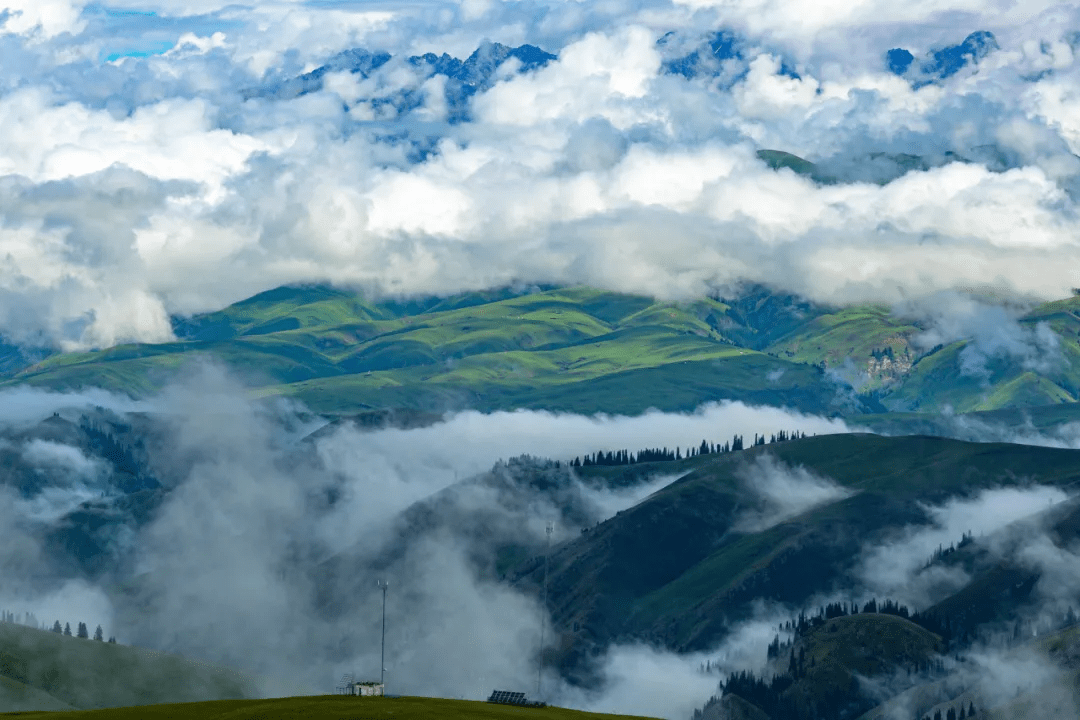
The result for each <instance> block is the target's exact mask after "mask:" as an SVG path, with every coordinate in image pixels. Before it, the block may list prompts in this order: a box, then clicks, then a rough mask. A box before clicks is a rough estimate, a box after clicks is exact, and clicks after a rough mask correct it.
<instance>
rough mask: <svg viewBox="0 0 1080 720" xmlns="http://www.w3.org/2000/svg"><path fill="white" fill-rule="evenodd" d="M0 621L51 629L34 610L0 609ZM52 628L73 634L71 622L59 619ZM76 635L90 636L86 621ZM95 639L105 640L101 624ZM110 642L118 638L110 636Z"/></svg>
mask: <svg viewBox="0 0 1080 720" xmlns="http://www.w3.org/2000/svg"><path fill="white" fill-rule="evenodd" d="M0 622H4V623H10V624H12V625H25V626H26V627H32V628H37V629H38V630H48V629H50V628H47V627H46V626H45V625H44V624H42V623H40V622H38V619H37V616H35V615H34V613H32V612H27V613H13V612H9V611H8V610H0ZM51 630H52V631H53V632H54V633H56V634H58V635H67V636H68V637H71V636H72V633H71V623H64V625H63V626H61V625H60V621H59V620H57V621H56V622H54V623H53V626H52V628H51ZM75 637H79V638H83V639H89V638H90V630H89V628H87V627H86V623H84V622H81V623H79V624H78V625H77V626H76V631H75ZM94 639H95V640H99V641H102V642H104V640H105V633H104V631H103V630H102V629H101V626H100V625H98V626H97V629H96V630H94ZM109 642H111V643H114V644H115V643H116V638H115V637H110V638H109Z"/></svg>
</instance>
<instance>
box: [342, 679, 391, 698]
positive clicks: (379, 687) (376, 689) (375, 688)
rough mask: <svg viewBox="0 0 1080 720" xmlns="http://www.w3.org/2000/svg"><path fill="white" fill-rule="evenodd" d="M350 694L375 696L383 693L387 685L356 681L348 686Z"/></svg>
mask: <svg viewBox="0 0 1080 720" xmlns="http://www.w3.org/2000/svg"><path fill="white" fill-rule="evenodd" d="M348 688H349V693H348V694H349V695H363V696H368V697H370V696H374V695H382V694H383V690H384V689H385V686H384V685H383V684H382V683H377V682H354V683H352V684H351V685H349V686H348Z"/></svg>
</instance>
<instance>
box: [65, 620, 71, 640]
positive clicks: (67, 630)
mask: <svg viewBox="0 0 1080 720" xmlns="http://www.w3.org/2000/svg"><path fill="white" fill-rule="evenodd" d="M64 634H65V635H67V636H68V637H71V623H64Z"/></svg>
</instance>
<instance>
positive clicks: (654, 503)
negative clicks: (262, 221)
mask: <svg viewBox="0 0 1080 720" xmlns="http://www.w3.org/2000/svg"><path fill="white" fill-rule="evenodd" d="M765 454H768V455H771V456H773V457H774V458H776V459H777V460H779V461H780V462H782V463H784V464H785V465H787V466H791V467H798V466H802V467H804V468H806V469H808V470H810V471H812V472H814V473H816V474H819V475H822V476H825V477H828V478H832V479H833V480H834V481H836V482H837V483H838V484H839V485H842V486H845V487H847V488H848V489H849V490H851V491H852V492H853V494H852V495H851V496H850V497H847V498H844V499H841V500H838V501H835V502H833V503H831V504H827V505H824V506H820V507H817V508H815V509H811V510H809V511H807V512H804V513H802V514H800V515H798V516H796V517H792V518H790V519H788V520H786V521H784V522H780V523H777V524H775V525H773V526H771V527H767V528H765V529H762V530H758V531H738V530H733V527H732V526H733V525H734V524H735V521H736V520H737V519H738V517H739V514H740V513H741V512H743V511H744V510H745V508H747V507H748V503H752V497H749V496H748V493H747V491H746V489H745V485H744V484H743V481H742V480H740V473H741V472H742V471H743V469H745V468H746V467H747V465H748V464H749V463H752V462H754V461H755V458H758V457H760V456H762V455H765ZM673 465H675V464H673ZM681 467H682V468H683V469H684V470H687V471H689V472H688V474H687V475H685V476H684V477H682V478H681V479H680V480H678V481H676V482H674V483H672V484H671V485H669V486H667V487H666V488H664V489H662V490H660V491H659V492H657V493H655V494H654V495H652V496H650V497H649V498H647V499H646V500H645V501H644V502H642V503H641V504H639V505H637V506H635V507H633V508H630V509H628V510H626V511H623V512H622V513H620V514H618V515H617V516H616V517H614V518H611V519H610V520H608V521H606V522H604V523H601V524H600V525H599V526H598V527H595V528H591V529H590V530H589V531H588V532H587V533H583V534H582V536H581V537H580V538H578V539H575V540H573V541H571V542H569V543H567V544H565V545H563V546H561V547H560V548H558V549H557V550H556V551H554V552H553V553H552V555H551V562H550V573H551V574H550V578H551V583H550V599H551V611H552V613H553V616H554V618H555V621H556V623H557V624H558V625H559V626H560V627H561V628H562V632H563V637H564V645H563V655H562V656H561V657H560V661H561V662H563V663H565V665H566V666H567V667H571V668H578V669H579V666H580V665H581V663H583V662H585V657H586V650H585V649H586V648H588V647H591V646H594V645H600V646H602V645H604V644H605V643H606V642H608V641H610V640H611V639H613V638H617V637H626V636H635V637H648V638H650V639H652V640H653V641H655V642H658V643H661V644H663V645H665V646H667V647H670V648H672V649H675V650H679V651H694V650H703V649H705V648H708V647H710V645H711V644H712V643H714V642H715V641H716V640H717V639H718V638H719V637H720V636H721V635H722V634H723V633H724V632H725V631H726V629H727V628H728V627H729V623H731V622H732V621H734V620H736V619H737V618H738V617H740V616H741V615H742V614H743V613H745V612H747V611H748V608H749V606H750V604H751V603H752V602H753V601H754V600H756V599H764V600H772V601H778V602H784V603H789V604H790V605H792V606H796V607H798V606H801V605H802V604H803V603H805V602H806V601H807V600H808V598H810V597H812V596H813V595H814V593H816V592H827V591H828V590H829V588H831V587H832V586H833V583H835V582H838V581H840V579H841V578H842V577H843V573H845V572H846V571H847V570H848V569H849V568H850V567H851V564H852V562H853V561H854V559H855V558H856V557H857V556H858V553H860V552H861V551H862V548H864V547H865V544H866V543H867V542H870V541H873V540H874V539H875V538H884V537H885V534H887V533H888V532H890V531H895V530H897V529H898V528H900V527H902V526H905V525H909V524H913V523H921V522H925V521H926V515H925V510H924V509H923V508H924V507H925V505H927V504H931V505H932V504H936V503H941V502H943V501H944V500H946V499H947V498H949V497H952V496H955V495H957V494H966V493H971V492H975V491H977V490H979V489H983V488H989V487H1000V486H1010V485H1016V484H1019V483H1024V482H1029V481H1030V482H1036V483H1042V484H1049V485H1057V486H1059V487H1065V486H1071V485H1073V484H1075V483H1076V482H1078V481H1080V451H1073V450H1060V449H1053V448H1037V447H1030V446H1021V445H1008V444H995V443H982V444H979V443H967V442H961V441H956V440H948V439H943V438H932V437H903V438H883V437H879V436H873V435H829V436H822V437H810V438H805V439H802V440H795V441H788V442H783V443H776V444H769V445H765V446H761V447H757V448H752V449H748V450H746V451H743V452H741V453H728V454H721V455H705V456H702V457H697V458H693V459H690V460H683V461H682V464H681ZM584 471H585V472H588V471H589V469H585V470H584ZM541 572H542V565H541V564H539V563H537V562H535V561H534V560H530V561H527V562H525V563H523V564H522V565H521V567H520V568H518V570H517V571H516V573H514V574H513V575H514V577H516V581H517V582H518V583H519V584H520V585H522V586H523V587H536V586H537V585H538V583H539V578H540V575H539V573H541ZM586 664H587V663H586Z"/></svg>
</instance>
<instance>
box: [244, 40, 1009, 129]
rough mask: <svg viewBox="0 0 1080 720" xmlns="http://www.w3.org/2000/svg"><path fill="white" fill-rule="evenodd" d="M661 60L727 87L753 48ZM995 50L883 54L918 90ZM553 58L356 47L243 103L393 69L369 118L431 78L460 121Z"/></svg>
mask: <svg viewBox="0 0 1080 720" xmlns="http://www.w3.org/2000/svg"><path fill="white" fill-rule="evenodd" d="M657 46H658V48H659V49H660V50H661V53H662V55H663V56H664V60H663V71H664V72H665V73H668V74H672V75H680V76H682V77H685V78H687V79H692V78H698V77H707V78H719V79H721V85H723V86H730V85H731V84H733V83H734V82H736V81H737V80H738V79H740V78H742V77H743V76H745V74H746V72H747V62H748V54H749V53H751V52H758V51H760V50H761V48H757V47H755V46H754V44H753V43H752V42H750V41H749V40H748V39H747V38H745V37H743V36H741V35H739V34H738V33H736V32H733V31H731V30H726V29H725V30H718V31H715V32H713V33H710V34H707V35H705V36H704V37H703V38H702V37H699V38H689V37H686V36H684V35H681V34H679V33H676V32H669V33H667V34H665V35H663V36H662V37H660V38H659V39H658V40H657ZM997 49H998V44H997V40H996V38H995V37H994V35H993V33H990V32H987V31H977V32H973V33H971V34H970V35H968V36H967V37H966V38H965V39H964V40H963V42H961V43H959V44H957V45H951V46H946V47H943V48H940V49H938V50H934V51H931V52H930V53H928V55H927V57H926V59H925V60H924V61H922V62H916V60H915V56H914V55H913V54H912V53H911V52H909V51H908V50H905V49H903V48H893V49H891V50H889V51H888V52H886V53H885V66H886V68H887V69H888V70H889V71H890V72H892V73H894V74H896V75H901V76H903V77H907V78H909V79H910V80H911V82H912V84H913V85H915V86H917V87H918V86H922V85H926V84H928V83H931V82H935V81H939V80H943V79H945V78H948V77H950V76H952V75H955V74H956V73H957V72H959V71H960V70H961V69H963V68H964V67H967V66H970V65H977V64H978V63H979V62H980V61H981V60H982V59H984V58H985V57H987V56H988V55H989V54H990V53H991V52H993V51H994V50H997ZM557 58H558V55H556V54H552V53H550V52H547V51H545V50H543V49H541V48H539V47H536V46H535V45H528V44H526V45H519V46H517V47H510V46H507V45H503V44H501V43H497V42H485V43H484V44H482V45H480V47H478V48H477V49H476V50H475V51H474V52H473V53H472V54H471V55H469V57H467V58H466V59H464V60H462V59H460V58H456V57H453V56H451V55H448V54H447V53H442V54H438V55H437V54H435V53H430V52H429V53H425V54H423V55H411V56H408V57H405V58H398V57H395V56H393V55H391V54H390V53H388V52H385V51H371V50H368V49H364V48H352V49H349V50H345V51H343V52H341V53H338V54H337V55H335V56H333V57H332V58H330V59H329V60H327V61H326V62H325V63H324V64H323V65H320V66H319V67H317V68H315V69H314V70H312V71H310V72H307V73H304V74H302V75H298V76H296V77H292V78H288V79H285V80H279V81H275V82H271V83H268V84H266V85H262V86H258V87H253V88H249V89H247V90H246V91H244V93H243V94H244V97H245V98H248V99H250V98H272V99H276V100H289V99H292V98H297V97H301V96H304V95H307V94H309V93H314V92H319V91H321V90H323V89H324V88H325V87H326V79H327V76H328V75H331V74H333V73H348V74H349V75H354V76H357V77H359V78H361V79H367V78H370V77H372V76H373V75H375V73H376V72H377V71H378V70H379V69H380V68H383V67H384V66H387V65H392V64H393V63H395V62H397V63H401V64H402V66H403V67H404V68H406V69H408V70H410V71H411V72H413V73H414V74H415V78H414V81H413V82H412V83H411V84H410V85H409V86H408V87H406V88H404V89H400V88H395V89H393V90H392V91H390V92H386V93H381V92H377V93H375V94H372V95H371V96H369V97H362V98H358V99H356V100H355V101H353V102H354V104H355V103H356V102H363V103H367V104H368V105H369V106H370V109H371V111H372V113H373V114H374V116H375V117H380V116H387V114H386V112H385V111H387V110H388V111H389V113H390V114H389V115H388V117H390V118H393V117H396V116H397V115H398V114H401V113H406V112H409V111H411V110H415V109H417V108H419V107H421V106H422V105H423V104H424V101H425V90H424V89H423V88H422V85H423V83H424V82H425V81H426V80H428V79H430V78H433V77H436V76H440V77H443V78H445V79H446V85H445V87H444V88H443V93H444V95H445V100H446V104H447V109H448V116H447V118H446V119H447V120H448V121H450V122H460V121H462V120H466V119H468V117H469V106H468V105H469V99H470V98H471V97H472V96H473V95H475V94H476V93H478V92H483V91H485V90H488V89H490V88H491V87H492V86H493V85H494V84H495V82H496V81H497V79H498V77H499V72H500V69H501V68H504V66H505V64H506V63H507V62H509V61H515V62H516V63H517V64H516V65H515V66H514V69H513V71H514V72H517V73H526V72H531V71H533V70H536V69H538V68H542V67H544V66H545V65H547V64H548V63H549V62H551V61H553V60H556V59H557ZM779 74H781V75H784V76H787V77H791V78H795V79H798V78H799V77H800V75H799V73H798V72H797V70H796V69H795V67H794V65H793V63H792V62H791V61H790V60H789V59H785V58H782V59H781V63H780V68H779Z"/></svg>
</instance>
